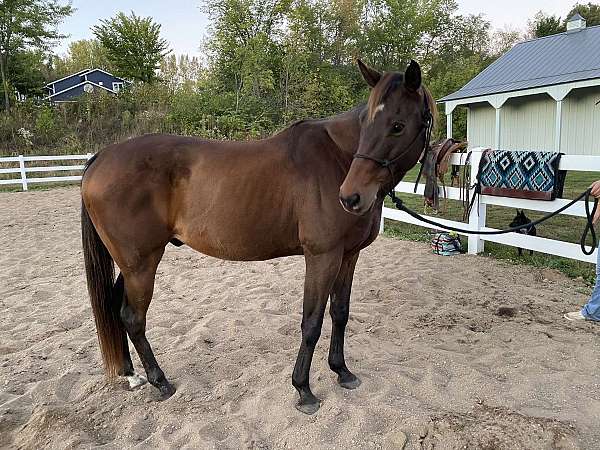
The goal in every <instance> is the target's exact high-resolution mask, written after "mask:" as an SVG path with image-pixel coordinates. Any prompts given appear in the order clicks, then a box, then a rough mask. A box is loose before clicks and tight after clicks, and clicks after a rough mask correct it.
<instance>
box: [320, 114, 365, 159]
mask: <svg viewBox="0 0 600 450" xmlns="http://www.w3.org/2000/svg"><path fill="white" fill-rule="evenodd" d="M325 129H326V130H327V133H328V134H329V137H330V138H331V140H332V141H333V142H334V143H335V145H336V146H337V147H338V149H339V150H340V152H342V153H343V154H344V156H347V157H349V158H350V159H351V158H352V157H353V156H354V154H355V153H356V150H357V149H358V141H359V139H360V110H358V109H355V110H352V111H348V112H347V113H344V114H341V115H339V116H335V117H332V118H331V119H329V120H328V121H327V123H326V125H325Z"/></svg>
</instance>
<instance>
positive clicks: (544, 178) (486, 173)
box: [477, 150, 566, 200]
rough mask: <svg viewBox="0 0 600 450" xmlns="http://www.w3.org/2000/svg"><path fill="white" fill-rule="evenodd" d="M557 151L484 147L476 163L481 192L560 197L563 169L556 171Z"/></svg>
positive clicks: (524, 196)
mask: <svg viewBox="0 0 600 450" xmlns="http://www.w3.org/2000/svg"><path fill="white" fill-rule="evenodd" d="M560 157H561V153H554V152H537V151H514V150H486V151H485V152H484V153H483V155H482V158H481V163H480V165H479V174H478V177H477V178H478V180H479V186H478V191H479V193H481V194H483V195H495V196H500V197H513V198H527V199H533V200H554V199H555V198H557V197H561V196H562V191H563V187H564V182H565V177H566V171H564V170H562V171H561V170H558V165H559V163H560Z"/></svg>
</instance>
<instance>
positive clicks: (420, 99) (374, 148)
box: [340, 60, 436, 215]
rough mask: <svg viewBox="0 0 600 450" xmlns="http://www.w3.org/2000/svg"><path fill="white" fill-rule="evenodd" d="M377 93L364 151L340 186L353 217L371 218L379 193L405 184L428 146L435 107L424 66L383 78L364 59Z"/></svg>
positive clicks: (364, 118) (367, 114)
mask: <svg viewBox="0 0 600 450" xmlns="http://www.w3.org/2000/svg"><path fill="white" fill-rule="evenodd" d="M358 66H359V68H360V71H361V73H362V75H363V78H364V79H365V81H366V82H367V83H368V84H369V86H371V87H372V88H373V89H372V90H371V95H370V96H369V102H368V104H367V108H366V109H365V111H364V113H363V114H362V115H361V120H360V123H361V130H360V140H359V144H358V151H357V152H356V154H355V156H354V160H353V161H352V165H351V166H350V170H349V172H348V174H347V175H346V179H345V180H344V183H343V184H342V186H341V188H340V202H341V203H342V206H343V207H344V209H345V210H346V211H348V212H351V213H353V214H359V215H360V214H365V213H366V212H367V211H369V210H370V209H371V207H372V206H373V204H374V202H375V200H376V198H377V196H378V194H380V193H384V192H386V191H387V190H389V189H390V188H392V187H393V186H394V184H395V183H397V182H399V181H400V180H401V179H402V178H403V177H404V175H405V174H406V172H408V171H409V170H410V169H411V168H412V167H414V166H415V164H416V163H417V161H418V160H419V157H420V156H421V153H422V152H423V150H424V148H425V146H426V145H428V139H429V133H430V131H431V128H430V127H431V126H432V125H433V120H434V117H433V114H434V113H435V111H436V109H435V103H434V101H433V99H432V97H431V95H430V94H429V92H428V91H427V90H426V89H425V87H423V86H422V85H421V68H420V67H419V65H418V64H417V63H416V62H414V61H411V63H410V65H409V66H408V68H407V69H406V72H405V73H404V74H402V73H397V72H390V73H387V72H386V73H384V74H381V73H379V72H377V71H376V70H374V69H372V68H370V67H368V66H366V65H365V64H363V63H362V62H361V61H360V60H359V61H358Z"/></svg>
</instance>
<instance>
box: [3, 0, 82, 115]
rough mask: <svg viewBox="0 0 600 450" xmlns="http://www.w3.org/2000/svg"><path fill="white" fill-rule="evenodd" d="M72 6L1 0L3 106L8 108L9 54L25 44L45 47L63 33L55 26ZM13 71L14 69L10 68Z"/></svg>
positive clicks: (49, 0) (49, 1)
mask: <svg viewBox="0 0 600 450" xmlns="http://www.w3.org/2000/svg"><path fill="white" fill-rule="evenodd" d="M72 12H73V8H72V7H71V5H70V4H66V5H63V4H61V3H60V2H59V1H58V0H2V2H0V76H1V78H2V86H3V90H4V109H5V111H8V110H9V108H10V91H11V89H12V88H14V86H12V80H11V79H10V78H9V73H8V72H9V70H10V67H11V64H12V58H13V57H14V55H16V54H17V53H18V52H20V51H23V50H24V49H27V48H37V49H42V50H47V49H48V48H49V47H50V46H51V45H52V44H53V43H54V42H55V41H56V40H57V39H59V38H61V37H63V36H62V35H61V34H59V33H58V32H57V31H56V26H57V25H58V24H59V23H60V22H61V21H62V20H63V19H64V18H65V17H67V16H69V15H71V14H72ZM13 73H14V70H13Z"/></svg>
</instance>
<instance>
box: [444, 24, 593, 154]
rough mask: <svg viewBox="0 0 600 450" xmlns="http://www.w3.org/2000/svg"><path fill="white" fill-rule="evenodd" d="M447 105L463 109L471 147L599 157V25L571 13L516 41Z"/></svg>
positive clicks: (449, 132)
mask: <svg viewBox="0 0 600 450" xmlns="http://www.w3.org/2000/svg"><path fill="white" fill-rule="evenodd" d="M439 101H440V102H441V103H444V104H445V109H446V117H447V120H446V124H447V135H448V137H451V136H452V131H453V130H452V113H453V112H454V111H455V110H456V108H459V107H460V108H466V110H467V140H468V141H469V147H470V148H475V147H485V148H495V149H503V150H541V151H559V152H563V153H566V154H577V155H600V104H598V102H599V101H600V26H595V27H587V26H586V21H585V19H584V18H583V17H581V16H580V15H579V14H575V15H574V16H573V17H571V18H570V19H569V20H568V22H567V31H566V32H564V33H560V34H555V35H552V36H546V37H542V38H538V39H532V40H529V41H525V42H520V43H518V44H516V45H515V46H514V47H513V48H511V49H510V50H509V51H508V52H507V53H505V54H504V55H503V56H501V57H500V58H498V59H497V60H496V61H495V62H494V63H492V64H491V65H490V66H488V67H487V68H486V69H485V70H483V71H482V72H481V73H480V74H479V75H477V76H476V77H475V78H473V79H472V80H471V81H469V82H468V83H467V84H466V85H465V86H463V87H462V88H461V89H459V90H458V91H456V92H454V93H452V94H450V95H447V96H446V97H444V98H442V99H441V100H439Z"/></svg>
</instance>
